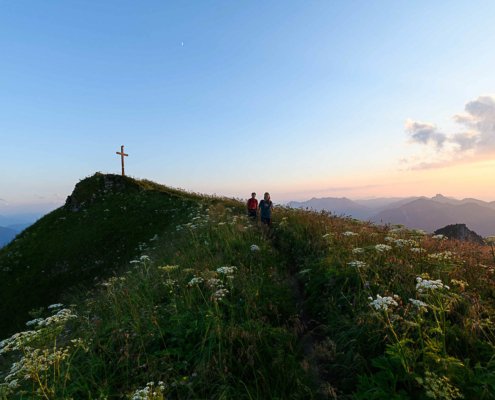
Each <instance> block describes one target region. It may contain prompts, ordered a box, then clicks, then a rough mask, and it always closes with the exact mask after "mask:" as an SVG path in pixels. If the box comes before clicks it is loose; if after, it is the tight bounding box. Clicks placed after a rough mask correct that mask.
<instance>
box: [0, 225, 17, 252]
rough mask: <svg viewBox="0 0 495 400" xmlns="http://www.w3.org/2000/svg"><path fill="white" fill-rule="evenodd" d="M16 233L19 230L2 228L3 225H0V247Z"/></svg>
mask: <svg viewBox="0 0 495 400" xmlns="http://www.w3.org/2000/svg"><path fill="white" fill-rule="evenodd" d="M18 233H19V231H17V230H15V229H11V228H4V227H3V226H0V247H3V246H5V245H6V244H7V243H9V242H10V241H11V240H12V239H14V237H15V235H17V234H18Z"/></svg>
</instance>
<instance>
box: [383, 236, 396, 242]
mask: <svg viewBox="0 0 495 400" xmlns="http://www.w3.org/2000/svg"><path fill="white" fill-rule="evenodd" d="M394 240H395V238H393V237H391V236H387V237H386V238H385V241H386V242H393V241H394Z"/></svg>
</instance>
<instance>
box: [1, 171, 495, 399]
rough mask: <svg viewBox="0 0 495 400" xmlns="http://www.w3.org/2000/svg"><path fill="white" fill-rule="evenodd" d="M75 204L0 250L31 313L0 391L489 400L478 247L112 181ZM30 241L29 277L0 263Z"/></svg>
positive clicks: (490, 358)
mask: <svg viewBox="0 0 495 400" xmlns="http://www.w3.org/2000/svg"><path fill="white" fill-rule="evenodd" d="M109 179H110V180H112V182H113V185H112V188H111V189H110V190H109V189H105V188H106V187H108V180H109ZM105 182H107V184H105ZM105 185H106V186H105ZM103 190H108V191H107V192H106V193H105V192H103ZM95 192H96V193H100V195H98V196H96V197H95V196H93V194H92V193H95ZM74 199H75V200H74V201H72V202H71V204H72V206H74V205H76V206H78V207H79V206H80V205H81V203H82V202H84V204H83V209H85V210H86V211H84V210H80V211H76V212H72V211H69V210H68V209H59V210H56V211H54V212H53V213H52V214H50V215H49V216H47V217H45V218H43V219H42V220H41V221H39V222H38V223H37V224H36V225H35V226H34V228H35V229H33V230H31V231H27V235H26V237H21V238H20V239H19V240H18V241H17V242H14V243H12V244H11V245H9V246H8V247H7V248H6V249H5V251H4V252H0V264H1V263H5V262H6V261H5V260H6V259H8V260H9V261H8V262H10V264H9V267H8V269H11V270H9V271H8V273H9V274H10V275H6V276H10V277H14V280H11V281H10V284H9V285H5V287H7V288H8V289H9V290H10V295H12V296H17V297H16V299H17V300H16V301H17V302H21V297H22V296H21V295H20V294H18V293H15V288H17V290H19V289H21V288H22V289H25V290H28V288H29V287H31V286H24V285H27V284H32V285H33V286H32V287H33V288H34V289H33V291H34V292H33V294H31V293H30V294H29V301H25V303H23V304H22V306H23V307H24V309H25V310H26V311H27V310H30V309H33V308H36V309H37V310H35V311H34V312H31V315H32V318H37V320H36V322H33V323H32V324H31V325H29V327H28V328H27V329H28V330H31V331H30V333H24V334H21V335H16V336H13V337H12V338H10V339H8V340H7V341H5V342H4V343H2V344H1V345H0V348H3V350H0V371H2V370H3V378H5V376H6V375H9V374H10V376H8V377H7V378H6V380H5V383H4V384H0V393H3V394H2V395H3V397H4V398H8V399H11V398H12V399H14V398H15V399H21V398H22V399H28V398H29V399H43V398H44V399H120V398H129V399H158V400H163V399H189V398H191V399H320V398H322V399H323V398H338V399H341V400H344V399H414V400H416V399H431V398H436V399H455V398H462V397H461V396H463V398H466V399H474V400H481V399H485V400H487V399H493V398H494V394H493V393H494V392H495V361H494V350H495V347H494V343H495V337H494V331H493V328H494V326H493V321H492V319H493V315H494V312H495V309H494V308H495V281H494V277H493V275H494V270H495V252H494V249H493V247H492V246H489V245H487V246H480V245H475V244H470V243H461V242H458V241H448V240H443V239H440V238H435V237H432V236H431V235H424V234H423V233H421V232H415V231H407V230H404V229H401V228H397V227H388V226H387V227H376V226H374V225H373V224H370V223H362V222H360V221H356V220H352V219H348V218H339V217H335V216H332V215H330V214H327V213H314V212H310V211H302V210H292V209H284V208H282V207H278V208H277V210H276V212H275V215H274V222H273V224H272V227H271V228H270V229H266V227H263V226H260V225H258V224H252V223H251V222H250V221H249V220H247V219H246V217H245V216H244V215H243V214H244V212H245V206H244V204H243V203H242V202H240V201H237V200H235V199H219V198H214V197H209V196H202V195H198V194H194V193H186V192H183V191H179V190H174V189H170V188H166V187H164V186H161V185H157V184H155V183H152V182H149V181H137V180H133V179H129V178H122V177H116V176H110V177H109V176H102V175H95V176H93V177H91V178H88V179H86V180H84V181H82V182H80V183H79V184H78V186H77V187H76V190H75V191H74ZM123 207H125V212H124V210H123ZM106 210H108V211H106ZM61 215H63V216H65V220H64V219H62V220H60V218H63V217H61ZM172 216H173V217H172ZM69 222H70V223H69ZM150 224H151V225H150ZM349 232H350V233H349ZM122 241H125V243H126V247H122ZM38 242H39V243H38ZM131 243H132V245H131ZM127 244H129V246H128V247H127ZM253 245H254V246H255V247H254V248H252V246H253ZM36 246H38V247H36ZM377 246H378V247H377ZM31 247H35V248H36V249H35V250H33V253H32V255H31V256H30V257H31V258H30V261H31V262H32V263H33V265H37V267H36V268H37V271H38V274H37V275H35V276H34V277H30V276H29V273H28V272H26V269H24V266H25V265H26V264H25V263H24V262H19V263H17V264H15V263H12V260H15V259H16V258H15V257H14V256H12V254H13V253H15V252H18V253H20V254H21V255H22V256H19V259H22V258H21V257H25V258H24V260H26V259H27V257H28V255H29V254H31V253H30V252H31V251H32V249H31ZM412 248H413V249H417V250H411V249H412ZM122 249H125V252H124V250H122ZM356 249H360V250H356ZM64 251H65V252H64ZM446 252H450V253H446ZM7 254H10V255H8V256H7ZM2 257H3V258H2ZM5 257H7V258H5ZM9 257H10V258H9ZM37 257H38V258H37ZM69 257H72V258H71V259H72V262H73V263H74V264H72V263H69V264H67V265H68V266H69V267H68V268H73V269H72V270H70V271H69V270H66V269H64V268H65V267H64V266H65V264H63V262H62V261H64V260H67V258H69ZM95 260H104V261H103V262H102V263H98V264H96V263H95ZM52 264H54V265H56V266H57V268H58V269H56V271H57V274H58V275H60V276H59V278H58V279H59V280H57V279H55V277H57V276H58V275H57V274H51V275H50V274H48V275H47V274H45V275H43V274H40V273H39V271H43V270H44V271H47V270H48V271H50V270H49V269H48V267H49V265H52ZM95 264H96V265H95ZM1 265H5V264H1ZM28 265H29V264H28ZM73 266H74V267H73ZM88 266H91V268H89V269H86V268H88ZM4 268H5V267H4ZM69 272H70V273H69ZM86 273H87V275H86ZM95 276H98V279H97V280H94V277H95ZM418 278H420V279H421V281H419V279H418ZM40 280H43V282H40V283H39V284H38V286H39V289H38V286H36V283H37V282H38V281H40ZM294 280H296V286H297V285H299V287H300V288H301V289H302V291H303V293H304V297H305V301H304V306H303V307H304V309H301V305H300V304H299V305H298V304H297V303H301V298H299V297H298V296H297V294H296V293H295V292H294ZM432 280H438V282H436V283H435V285H436V286H437V287H436V288H433V289H432V288H428V287H425V282H427V281H432ZM2 282H3V281H2ZM2 284H3V283H2ZM76 284H79V286H78V288H77V289H74V287H75V285H76ZM16 285H17V286H16ZM55 288H56V290H55ZM70 288H72V289H70ZM419 289H421V290H419ZM34 293H35V294H34ZM2 296H5V297H4V299H5V301H10V303H9V304H11V306H13V307H16V306H18V305H17V304H16V301H14V300H12V299H9V298H8V296H6V295H4V294H2ZM41 296H47V297H46V298H44V297H41ZM50 296H51V297H50ZM379 296H381V298H382V300H381V301H382V302H385V303H388V306H387V309H385V308H383V307H381V306H379V304H378V299H380V297H379ZM41 298H43V301H40V299H41ZM60 299H62V300H60ZM383 299H384V300H383ZM59 301H60V302H63V303H64V304H65V306H64V307H65V311H61V312H58V311H57V310H59V309H61V307H62V306H60V307H58V306H57V307H56V308H54V309H47V308H46V306H47V305H48V304H51V303H55V302H59ZM419 302H421V303H419ZM39 307H42V308H41V309H40V308H39ZM53 310H55V311H53ZM2 312H4V313H5V314H4V315H5V316H6V318H12V319H14V318H18V324H17V326H19V324H20V323H24V322H25V321H26V316H25V314H24V315H22V316H16V315H14V313H13V312H12V311H11V310H8V309H6V308H2ZM57 312H58V313H59V314H58V316H56V317H55V318H53V317H52V319H47V318H50V315H51V314H52V313H55V314H56V313H57ZM5 327H6V329H8V328H9V326H8V324H5ZM306 327H309V329H310V331H308V330H307V328H306ZM10 328H11V327H10ZM10 330H12V329H10ZM21 330H24V331H25V330H26V328H22V329H21ZM14 362H15V363H16V364H13V363H14ZM9 370H10V372H9ZM1 378H2V372H0V379H1ZM9 385H10V386H9ZM2 391H3V392H2ZM2 395H0V398H1V396H2Z"/></svg>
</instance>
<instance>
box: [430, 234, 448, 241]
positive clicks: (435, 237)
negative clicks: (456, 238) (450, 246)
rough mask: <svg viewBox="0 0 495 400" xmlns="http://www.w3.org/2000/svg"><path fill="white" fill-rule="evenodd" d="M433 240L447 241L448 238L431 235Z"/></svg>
mask: <svg viewBox="0 0 495 400" xmlns="http://www.w3.org/2000/svg"><path fill="white" fill-rule="evenodd" d="M432 237H433V239H439V240H447V239H448V237H446V236H444V235H433V236H432Z"/></svg>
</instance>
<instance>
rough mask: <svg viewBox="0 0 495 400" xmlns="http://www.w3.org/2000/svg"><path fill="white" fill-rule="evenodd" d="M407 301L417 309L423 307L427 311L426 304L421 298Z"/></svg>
mask: <svg viewBox="0 0 495 400" xmlns="http://www.w3.org/2000/svg"><path fill="white" fill-rule="evenodd" d="M409 301H410V302H411V303H413V305H415V306H416V307H418V308H419V309H424V311H426V312H428V310H427V307H428V304H426V303H424V302H422V301H421V300H414V299H409Z"/></svg>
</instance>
